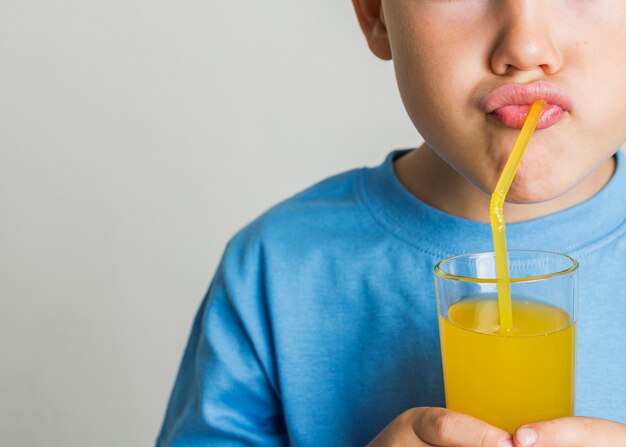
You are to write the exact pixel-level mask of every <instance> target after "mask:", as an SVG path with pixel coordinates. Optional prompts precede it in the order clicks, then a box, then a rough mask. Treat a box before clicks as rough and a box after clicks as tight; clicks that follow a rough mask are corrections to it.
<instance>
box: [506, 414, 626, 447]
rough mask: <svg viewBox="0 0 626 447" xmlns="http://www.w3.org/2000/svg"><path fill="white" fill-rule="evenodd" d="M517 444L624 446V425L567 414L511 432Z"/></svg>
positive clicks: (533, 446)
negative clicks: (564, 416) (567, 415)
mask: <svg viewBox="0 0 626 447" xmlns="http://www.w3.org/2000/svg"><path fill="white" fill-rule="evenodd" d="M514 440H515V445H516V446H517V447H552V446H559V447H591V446H609V445H626V426H625V425H622V424H618V423H617V422H611V421H606V420H603V419H595V418H584V417H567V418H560V419H553V420H551V421H545V422H537V423H534V424H528V425H524V426H523V427H520V428H518V429H517V430H516V431H515V436H514Z"/></svg>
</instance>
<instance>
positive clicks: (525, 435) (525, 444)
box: [515, 427, 537, 447]
mask: <svg viewBox="0 0 626 447" xmlns="http://www.w3.org/2000/svg"><path fill="white" fill-rule="evenodd" d="M515 439H516V440H517V443H518V444H519V445H520V446H521V447H530V446H531V445H533V444H534V443H535V441H537V432H536V431H535V430H533V429H532V428H529V427H521V428H518V429H517V431H516V432H515Z"/></svg>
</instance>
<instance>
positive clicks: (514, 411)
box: [439, 298, 576, 433]
mask: <svg viewBox="0 0 626 447" xmlns="http://www.w3.org/2000/svg"><path fill="white" fill-rule="evenodd" d="M512 313H513V322H514V327H513V329H512V330H508V331H504V330H501V329H500V326H499V325H500V319H499V312H498V302H497V299H496V298H493V299H479V298H470V299H464V300H462V301H460V302H458V303H456V304H453V305H452V306H451V307H450V308H449V309H448V319H446V318H443V317H442V316H441V315H440V316H439V332H440V339H441V354H442V359H443V373H444V382H445V393H446V406H447V407H448V408H449V409H452V410H455V411H459V412H462V413H466V414H470V415H472V416H474V417H477V418H479V419H482V420H484V421H486V422H489V423H490V424H493V425H496V426H498V427H500V428H502V429H504V430H506V431H508V432H511V433H512V432H513V431H514V430H515V429H516V428H517V427H519V426H520V425H523V424H527V423H530V422H536V421H539V420H545V419H553V418H557V417H562V416H570V415H572V414H573V410H574V340H575V338H574V333H575V330H576V329H575V324H570V317H569V315H568V314H567V313H566V312H564V311H563V310H561V309H559V308H557V307H554V306H550V305H547V304H542V303H539V302H535V301H529V300H520V299H514V300H513V301H512Z"/></svg>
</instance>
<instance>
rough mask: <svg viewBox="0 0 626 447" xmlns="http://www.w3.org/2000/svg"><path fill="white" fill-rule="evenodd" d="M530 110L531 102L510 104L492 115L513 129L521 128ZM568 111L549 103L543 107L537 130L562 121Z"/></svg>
mask: <svg viewBox="0 0 626 447" xmlns="http://www.w3.org/2000/svg"><path fill="white" fill-rule="evenodd" d="M529 110H530V104H527V105H508V106H502V107H499V108H497V109H496V110H494V111H493V112H492V113H490V115H493V116H494V117H496V118H497V119H498V120H499V121H500V122H501V123H502V124H504V125H505V126H507V127H510V128H511V129H521V128H522V126H523V125H524V121H525V120H526V116H527V115H528V111H529ZM566 113H567V112H566V111H565V110H563V109H562V108H561V107H559V106H557V105H554V104H548V105H546V107H545V108H544V109H543V113H542V114H541V118H539V122H538V123H537V127H536V129H537V130H540V129H546V128H548V127H550V126H552V125H554V124H556V123H558V122H559V121H561V120H562V119H563V118H564V117H565V114H566Z"/></svg>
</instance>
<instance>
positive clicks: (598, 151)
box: [361, 0, 626, 202]
mask: <svg viewBox="0 0 626 447" xmlns="http://www.w3.org/2000/svg"><path fill="white" fill-rule="evenodd" d="M361 2H362V3H370V6H371V5H372V4H376V3H377V1H376V0H361ZM382 7H383V8H382V10H383V12H384V14H382V21H381V26H380V27H379V28H378V35H377V36H369V39H370V45H371V46H372V48H373V49H374V50H375V52H377V53H378V54H379V56H381V57H385V56H386V55H385V50H384V42H383V41H384V40H387V41H388V45H389V48H388V50H390V51H391V55H392V56H393V59H394V64H395V70H396V76H397V79H398V84H399V88H400V93H401V96H402V98H403V101H404V104H405V107H406V109H407V111H408V114H409V116H410V118H411V120H412V121H413V123H414V125H415V127H416V128H417V129H418V131H419V132H420V133H421V135H422V136H423V137H424V139H425V141H426V143H427V145H428V146H429V147H430V148H431V149H432V150H433V151H434V152H436V153H437V154H438V155H439V156H440V157H441V158H443V159H444V160H446V161H447V162H448V163H449V164H450V165H452V166H453V167H454V168H455V169H456V170H457V171H459V172H460V173H461V174H462V175H463V176H464V177H466V178H467V179H469V180H470V181H471V182H472V183H474V184H475V185H477V186H478V187H479V188H481V189H482V190H484V191H486V192H490V191H491V190H492V189H493V187H494V185H495V183H496V181H497V178H498V176H499V174H500V171H501V169H502V167H503V165H504V163H505V161H506V159H507V157H508V154H509V152H510V149H511V147H512V145H513V143H514V142H515V139H516V137H517V135H518V132H519V130H518V129H517V128H518V127H519V125H520V124H521V121H522V120H523V114H522V113H523V112H524V107H519V106H517V104H522V103H526V104H527V103H528V102H529V98H532V97H533V95H534V93H533V92H534V90H533V89H532V88H531V89H527V90H525V91H523V92H522V96H521V97H520V96H519V95H517V96H516V95H515V94H513V93H511V92H509V94H508V95H507V94H503V95H498V94H497V92H496V94H495V98H494V95H491V98H490V94H492V92H493V91H494V90H495V89H496V88H498V87H501V86H505V85H512V84H530V83H533V82H537V81H544V82H547V83H549V84H536V85H537V89H539V92H540V93H539V94H538V96H546V95H547V96H548V98H547V99H548V103H552V105H551V106H549V109H550V113H552V114H553V118H554V119H552V120H547V121H544V122H543V123H542V126H545V128H544V129H541V130H538V131H537V132H535V134H534V136H533V138H532V139H531V143H530V146H529V148H528V150H527V152H526V154H525V156H524V159H523V162H522V166H521V167H520V170H519V171H518V175H517V177H516V180H515V183H514V184H513V187H512V188H511V190H510V193H509V198H510V199H512V200H513V201H516V202H538V201H545V200H549V199H551V198H554V197H557V196H559V195H561V194H563V193H564V192H566V191H568V190H569V189H571V188H572V187H574V186H575V185H576V184H578V183H579V182H581V181H582V180H583V179H584V178H586V177H587V176H588V175H589V174H590V173H592V172H593V171H594V170H595V169H596V168H598V167H599V166H601V165H603V164H604V163H605V162H606V161H607V160H608V159H609V158H610V156H611V155H612V154H613V152H614V151H615V149H617V147H618V146H619V145H621V144H622V143H623V142H624V141H625V140H626V1H625V0H382ZM374 9H375V7H374V8H373V9H371V10H374ZM381 29H382V30H383V32H381ZM372 39H374V40H372ZM376 39H378V41H376ZM376 45H378V47H376ZM376 48H378V50H376ZM381 48H382V49H381ZM542 88H543V89H544V90H541V89H542ZM524 95H525V96H524ZM530 101H532V99H530ZM490 104H491V105H492V107H489V105H490ZM493 107H497V110H495V111H493V112H492V111H491V109H492V108H493ZM521 117H522V118H521ZM545 118H546V114H545V113H544V119H545Z"/></svg>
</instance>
